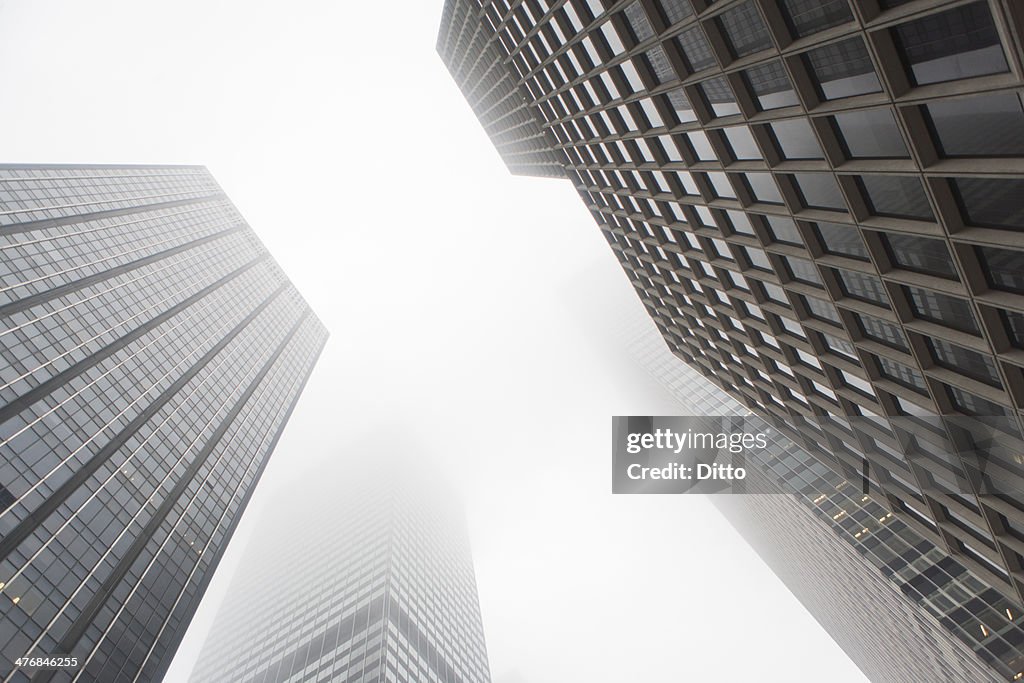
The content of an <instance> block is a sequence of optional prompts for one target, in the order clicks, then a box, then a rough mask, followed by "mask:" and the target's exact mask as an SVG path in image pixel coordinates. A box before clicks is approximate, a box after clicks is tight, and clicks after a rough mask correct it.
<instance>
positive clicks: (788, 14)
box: [779, 0, 853, 38]
mask: <svg viewBox="0 0 1024 683" xmlns="http://www.w3.org/2000/svg"><path fill="white" fill-rule="evenodd" d="M779 4H780V6H781V8H782V14H783V16H784V17H785V19H786V24H787V25H788V26H789V30H790V32H791V33H792V34H793V37H794V38H802V37H803V36H807V35H810V34H812V33H817V32H818V31H823V30H825V29H827V28H830V27H832V26H838V25H839V24H843V23H846V22H847V21H852V20H853V14H851V13H850V6H849V5H848V4H847V2H846V0H781V1H780V3H779Z"/></svg>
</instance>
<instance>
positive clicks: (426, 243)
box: [0, 0, 865, 683]
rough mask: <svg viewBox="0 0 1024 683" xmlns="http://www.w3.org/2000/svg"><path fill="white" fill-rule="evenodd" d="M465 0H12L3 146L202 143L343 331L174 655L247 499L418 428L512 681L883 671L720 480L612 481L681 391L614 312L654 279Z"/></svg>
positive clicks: (162, 147) (148, 152)
mask: <svg viewBox="0 0 1024 683" xmlns="http://www.w3.org/2000/svg"><path fill="white" fill-rule="evenodd" d="M441 5H442V3H441V2H440V0H436V1H435V0H430V1H427V0H408V1H407V2H382V1H378V2H372V1H371V2H359V3H356V2H337V1H330V2H329V1H327V0H319V1H313V0H292V1H291V2H287V3H284V2H266V1H260V0H245V1H243V0H176V1H175V2H161V3H157V2H151V1H150V2H147V1H141V2H140V1H139V0H134V1H129V0H89V1H88V2H81V0H78V1H72V0H6V1H0V88H2V92H3V101H4V106H3V107H2V108H0V124H2V126H3V130H4V131H5V133H6V135H5V136H4V144H3V147H2V150H3V152H2V157H0V161H3V162H9V163H10V162H60V163H200V164H205V165H207V166H208V167H209V168H210V170H211V171H212V172H213V173H214V175H215V176H216V177H217V179H218V180H219V181H220V183H221V184H222V186H223V187H224V189H225V190H226V191H227V193H228V194H229V196H230V197H231V198H232V199H233V200H234V202H235V203H236V204H237V205H238V207H239V208H240V209H241V211H242V213H243V214H244V215H245V216H246V218H247V219H248V220H249V222H250V223H251V224H252V226H253V228H254V229H255V230H256V232H257V233H258V234H259V235H260V236H261V237H262V238H263V240H264V241H265V242H266V244H267V245H268V247H269V248H270V250H271V251H272V252H273V254H274V255H275V256H276V257H277V259H278V260H279V262H280V263H281V264H282V266H283V267H284V269H285V270H286V271H287V272H288V274H289V275H290V276H291V277H292V279H293V280H294V281H295V283H296V284H297V285H298V287H299V289H300V290H301V291H302V292H303V294H304V295H305V296H306V298H307V299H308V300H309V302H310V303H311V304H312V306H313V308H314V309H315V310H316V312H317V313H318V314H319V315H320V317H321V318H322V319H323V321H324V322H325V323H326V325H327V326H328V328H329V329H330V331H331V333H332V337H331V341H330V343H329V345H328V347H327V348H326V350H325V352H324V355H323V357H322V358H321V361H320V364H319V366H318V368H317V370H316V372H315V373H314V376H313V378H312V379H311V381H310V383H309V385H308V389H307V391H306V393H305V395H304V396H303V398H302V400H301V402H300V404H299V407H298V409H297V410H296V412H295V415H294V417H293V418H292V421H291V423H290V425H289V427H288V430H287V431H286V433H285V436H284V438H283V439H282V440H281V442H280V445H279V446H278V449H277V451H276V453H275V455H274V457H273V459H272V460H271V463H270V466H269V467H268V469H267V471H266V474H265V476H264V478H263V481H262V483H261V484H260V487H259V488H258V490H257V492H256V495H255V496H254V498H253V501H252V504H251V506H250V511H249V512H247V514H246V516H245V517H244V518H243V521H242V524H241V526H240V527H239V532H238V535H237V536H236V539H235V542H233V543H232V545H231V546H230V547H229V549H228V552H227V554H226V556H225V559H224V562H223V563H222V565H221V569H220V571H218V573H217V575H216V576H215V578H214V580H213V582H212V584H211V586H210V590H209V591H208V593H207V596H206V598H205V599H204V601H203V604H202V605H201V607H200V609H199V611H198V612H197V614H196V618H195V620H194V621H193V625H192V628H191V629H190V631H189V633H188V634H187V635H186V638H185V641H184V642H183V643H182V647H181V649H180V650H179V653H178V657H177V658H176V660H175V662H174V664H173V666H172V668H171V671H170V672H169V674H168V678H167V680H169V681H183V680H185V679H186V678H187V675H188V672H189V670H190V668H191V664H192V661H193V659H194V657H195V656H196V655H197V654H198V650H199V648H200V646H201V644H202V640H203V637H204V636H205V633H206V630H207V629H208V627H209V624H210V622H211V620H212V617H213V614H214V612H215V610H216V607H217V603H218V601H219V598H220V596H221V595H222V594H223V591H224V587H225V586H226V585H227V583H228V582H229V581H230V573H231V572H232V571H233V569H234V567H235V565H236V564H237V559H238V556H239V554H240V550H241V546H242V545H243V544H244V543H245V541H246V539H247V538H249V537H250V536H251V535H252V534H253V533H258V530H254V528H253V523H252V522H253V519H254V518H255V517H258V516H259V515H258V514H252V513H254V512H257V509H258V508H260V507H262V506H263V505H264V501H265V500H267V499H268V498H271V497H274V495H276V493H278V492H280V491H288V490H291V491H292V492H293V493H294V494H295V495H296V499H297V500H301V496H300V495H299V493H300V492H301V480H300V481H298V482H296V480H295V479H296V477H295V476H292V475H293V474H294V473H295V472H300V471H303V470H305V469H306V468H307V467H309V466H310V465H311V464H313V463H316V462H317V461H318V459H322V458H331V459H336V458H340V457H347V458H358V457H359V456H360V454H359V453H350V452H344V448H343V446H344V444H346V443H351V442H353V441H358V440H362V439H365V438H367V435H370V438H376V439H380V440H382V441H384V442H387V440H388V439H389V436H390V435H392V434H395V433H397V432H402V433H405V434H408V436H407V437H406V438H405V439H403V442H405V441H410V440H412V441H415V442H417V443H422V444H423V448H424V449H425V450H427V451H429V452H431V453H433V454H434V455H435V456H436V457H438V458H440V459H442V460H444V461H445V462H446V463H448V466H449V468H450V469H451V470H452V471H453V472H455V473H456V477H457V478H458V479H459V481H460V482H461V483H462V485H463V488H465V498H466V504H467V512H468V515H469V524H470V533H471V536H472V539H473V545H474V556H475V562H476V567H477V581H478V585H479V590H480V598H481V606H482V610H483V618H484V625H485V628H486V631H487V639H488V648H489V651H490V658H491V668H492V672H493V675H494V679H495V683H565V682H567V681H569V682H573V681H587V682H590V683H606V682H607V683H612V682H615V683H621V682H622V681H639V682H641V683H662V682H665V683H668V682H670V681H683V680H691V681H701V682H702V683H703V682H711V683H713V682H715V681H735V680H737V679H738V678H740V677H741V676H742V677H747V676H751V677H755V678H756V680H758V681H759V682H761V683H768V682H772V681H775V682H779V683H783V682H785V683H802V682H808V683H810V682H815V683H817V682H818V681H820V680H823V679H824V678H825V677H826V673H825V672H827V678H828V680H829V681H833V682H835V683H844V682H848V681H849V682H853V681H863V680H865V679H864V678H863V676H862V675H861V674H860V673H859V672H858V671H857V669H856V668H855V667H854V666H853V665H852V664H851V663H850V661H849V660H848V659H847V658H846V656H845V655H844V654H843V653H842V652H841V651H840V650H839V648H838V647H837V646H835V645H834V644H833V643H832V641H831V640H830V639H829V638H828V636H827V635H826V634H825V633H824V631H823V630H822V629H821V628H820V627H819V626H818V625H817V624H816V622H814V620H813V619H812V618H811V617H810V616H809V615H808V614H807V613H806V611H805V610H803V608H802V607H801V606H800V605H799V603H797V601H796V600H795V599H794V598H793V597H792V596H791V595H790V594H789V593H788V591H787V590H786V589H785V588H784V587H783V586H782V584H781V583H780V582H779V581H778V580H777V579H776V578H775V577H774V576H773V575H772V574H771V572H770V571H769V570H768V569H767V568H766V567H765V566H764V565H763V564H762V563H761V562H760V560H759V559H758V558H757V556H756V555H755V554H754V553H753V552H752V551H751V550H750V549H749V548H748V547H747V546H746V544H745V543H744V542H743V541H742V540H741V539H740V538H739V536H738V535H737V534H735V533H734V532H733V531H732V529H731V528H730V527H729V526H728V525H727V523H726V522H725V520H724V519H723V518H722V517H721V516H720V515H719V514H718V513H717V511H715V510H714V508H712V507H711V505H710V504H709V503H708V501H706V500H705V499H702V498H699V497H655V496H646V497H642V496H635V497H626V496H620V497H612V496H611V495H610V493H609V490H610V472H609V465H610V424H611V421H610V416H611V415H614V414H638V415H639V414H659V413H665V412H671V411H672V404H671V403H670V402H669V401H668V399H667V398H666V397H665V396H664V395H662V394H661V393H660V392H659V391H658V389H657V388H656V387H654V386H653V385H652V384H651V382H650V381H649V380H647V379H646V378H644V377H642V376H640V373H638V372H637V371H636V370H635V369H634V368H632V367H631V366H630V365H629V364H628V363H625V362H622V361H621V360H618V359H617V358H616V355H617V354H616V351H617V349H616V347H615V346H614V344H610V343H608V342H607V340H605V339H604V338H603V337H604V336H605V335H604V330H605V329H607V328H603V327H602V325H607V324H608V323H609V320H608V319H607V316H608V315H609V313H610V312H613V311H614V310H616V306H622V305H636V304H635V301H634V299H635V297H633V294H632V292H631V290H630V288H629V286H628V284H627V281H626V278H625V276H624V275H623V274H622V273H621V271H620V270H619V268H618V265H617V263H616V261H615V259H614V257H613V256H612V254H611V251H610V250H609V248H608V246H607V244H606V243H605V241H604V240H603V238H602V237H601V235H600V232H599V231H598V229H597V228H596V226H595V225H594V224H593V222H592V219H591V218H590V216H589V214H588V213H587V212H586V211H585V209H584V207H583V204H582V203H581V202H580V200H579V198H578V197H577V195H576V194H575V192H574V191H573V189H572V187H571V186H570V185H569V183H568V182H560V181H555V180H540V179H530V178H514V177H512V176H510V175H509V174H508V173H507V171H506V169H505V167H504V166H503V164H502V163H501V161H500V159H499V158H498V156H497V153H496V152H495V151H494V150H493V148H492V146H491V144H490V141H489V140H488V139H487V137H486V136H485V135H484V133H483V132H482V130H481V128H480V126H479V124H478V123H477V121H476V119H475V118H474V117H473V116H472V113H471V111H470V109H469V107H468V106H467V105H466V104H465V102H464V101H463V99H462V97H461V95H460V93H459V92H458V90H457V89H456V88H455V86H454V84H453V83H452V81H451V80H450V78H449V76H448V74H447V72H446V71H445V69H444V67H443V65H442V64H441V62H440V59H439V58H438V57H437V56H436V54H435V53H434V41H435V36H436V33H437V24H438V20H439V17H440V12H441ZM610 322H612V323H614V320H612V321H610Z"/></svg>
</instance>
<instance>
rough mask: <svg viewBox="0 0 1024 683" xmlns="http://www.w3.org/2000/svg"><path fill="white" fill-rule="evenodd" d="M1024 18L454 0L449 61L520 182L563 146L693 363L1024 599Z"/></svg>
mask: <svg viewBox="0 0 1024 683" xmlns="http://www.w3.org/2000/svg"><path fill="white" fill-rule="evenodd" d="M1022 26H1024V5H1022V4H1021V3H1017V2H1008V1H1003V0H974V1H973V2H963V1H955V0H913V1H907V0H814V1H810V0H718V1H711V0H631V1H624V0H618V1H615V0H511V1H510V0H480V1H475V0H449V1H448V2H447V3H446V5H445V9H444V14H443V18H442V23H441V28H440V33H439V36H438V39H437V51H438V53H439V54H440V55H441V57H442V59H443V61H444V62H445V64H446V65H447V67H448V69H449V71H450V72H451V74H452V76H453V78H454V80H455V82H456V83H457V84H458V86H459V88H460V89H461V90H462V92H463V93H464V94H465V96H466V99H467V100H468V101H469V102H470V103H471V105H472V107H473V109H474V111H475V112H476V114H477V116H478V117H479V118H480V121H481V123H482V124H483V126H484V128H485V130H486V131H487V133H488V134H489V136H490V138H491V139H492V141H493V142H494V144H495V147H496V148H497V149H498V151H499V152H500V153H501V156H502V158H503V159H504V160H505V162H506V164H507V165H508V167H509V168H510V169H511V170H512V171H513V172H514V173H520V174H530V175H534V174H536V175H544V176H552V175H557V174H556V173H554V172H553V168H552V164H551V158H552V156H554V158H555V159H557V163H558V165H560V166H561V169H562V174H561V175H562V176H563V177H565V178H566V179H568V180H569V181H570V182H571V183H572V185H573V186H574V187H575V189H576V191H577V192H578V194H579V195H580V197H581V198H582V199H583V201H584V202H585V203H586V205H587V207H588V208H589V209H590V211H591V213H592V215H593V217H594V219H595V221H596V222H597V223H598V226H599V227H600V229H601V231H602V233H603V235H604V236H605V237H606V238H607V240H608V243H609V245H610V246H611V248H612V250H613V251H614V253H615V255H616V257H617V258H618V259H619V261H620V263H621V265H622V268H623V270H624V271H625V273H626V274H627V276H628V277H629V279H630V281H631V283H632V284H633V286H634V288H635V289H636V291H637V293H638V295H639V296H640V298H641V299H642V300H643V302H644V305H645V306H646V308H647V310H648V312H649V314H650V316H651V318H652V319H653V320H654V321H655V323H656V324H657V326H658V329H659V330H660V332H661V334H662V336H663V338H664V339H665V341H666V343H667V344H668V346H669V348H670V349H671V350H672V352H673V354H675V356H676V357H678V358H679V359H680V360H681V361H683V362H685V363H687V364H689V365H690V366H692V367H693V368H695V369H697V370H698V371H699V372H701V373H702V374H703V375H705V376H706V377H708V378H709V379H710V380H711V381H713V382H714V383H716V384H717V385H718V386H719V387H721V388H722V389H724V390H725V391H727V392H728V393H729V394H730V395H732V396H733V397H734V398H735V399H736V400H737V401H739V403H740V404H742V405H743V406H744V407H746V408H747V409H749V410H751V411H753V412H755V413H757V414H758V415H761V416H762V417H765V418H773V419H774V420H775V421H776V422H777V423H778V424H780V425H784V426H783V429H784V430H785V431H786V434H787V435H788V436H790V437H791V438H792V439H793V440H795V441H796V442H797V443H798V444H799V445H801V446H803V447H804V448H805V449H806V450H807V451H808V452H809V453H811V454H812V455H813V456H814V457H815V458H816V459H818V460H819V461H820V462H822V463H823V464H825V465H826V466H827V467H828V468H829V469H831V470H832V471H833V472H834V473H835V474H836V475H838V476H839V477H841V479H842V480H845V481H851V482H856V483H857V485H858V486H859V485H860V483H861V480H862V479H863V480H864V482H865V483H866V484H867V485H868V486H869V488H870V490H871V491H872V493H873V496H874V498H873V499H874V500H875V501H877V503H878V504H879V505H881V506H883V507H884V508H885V509H886V510H887V513H886V514H888V512H892V513H893V514H894V515H895V516H896V517H898V518H899V519H900V520H901V522H902V523H903V524H906V525H907V526H908V527H909V528H912V529H913V530H914V531H915V533H917V534H919V535H920V536H921V538H922V539H924V540H925V541H927V542H928V543H930V544H932V545H933V546H935V547H936V548H938V549H940V550H941V551H942V552H944V553H947V554H949V555H950V556H952V557H955V558H956V560H957V562H959V563H961V564H962V565H963V566H965V567H967V568H968V569H969V570H970V571H971V572H972V574H974V575H976V576H979V577H982V578H983V579H984V581H985V583H986V584H988V585H990V586H992V587H994V588H996V589H997V590H998V591H999V592H1000V593H1002V594H1004V595H1007V596H1012V597H1013V599H1014V601H1015V602H1017V603H1021V602H1024V456H1022V455H1021V454H1022V453H1024V442H1022V440H1021V428H1022V425H1021V412H1020V411H1021V408H1024V375H1022V373H1024V232H1022V230H1021V225H1022V220H1024V209H1022V206H1024V204H1022V203H1021V200H1020V198H1021V197H1022V196H1024V162H1022V159H1024V109H1022V106H1021V99H1020V97H1021V86H1022V84H1024V81H1022V74H1024V69H1022V67H1021V54H1020V49H1019V46H1020V45H1021V38H1022V36H1021V27H1022ZM527 114H528V115H529V116H528V117H527ZM527 119H529V120H527ZM538 129H539V130H540V131H541V133H542V134H538V132H537V131H538ZM538 165H540V166H542V168H543V173H537V166H538ZM536 239H538V240H541V239H542V238H541V237H540V236H536ZM538 248H542V245H541V244H539V247H538ZM1001 647H1005V644H1004V645H1001ZM1016 647H1019V644H1017V645H1016Z"/></svg>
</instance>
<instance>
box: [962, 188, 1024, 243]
mask: <svg viewBox="0 0 1024 683" xmlns="http://www.w3.org/2000/svg"><path fill="white" fill-rule="evenodd" d="M952 182H953V187H954V189H955V191H956V194H957V196H958V199H959V200H960V208H961V209H962V210H963V212H964V220H965V221H966V222H967V223H970V224H971V225H978V226H984V227H990V228H1006V229H1009V230H1024V202H1022V201H1021V197H1024V180H1019V179H1016V178H1006V179H1004V178H999V179H996V178H954V179H953V181H952Z"/></svg>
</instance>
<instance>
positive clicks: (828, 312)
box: [800, 296, 840, 324]
mask: <svg viewBox="0 0 1024 683" xmlns="http://www.w3.org/2000/svg"><path fill="white" fill-rule="evenodd" d="M800 298H801V299H802V300H803V302H804V304H805V305H806V306H807V310H808V311H809V312H810V314H811V315H813V316H814V317H815V318H821V319H823V320H828V321H831V322H834V323H837V324H838V323H839V320H840V319H839V312H838V311H837V310H836V307H835V306H833V305H832V304H831V303H829V302H828V301H823V300H821V299H818V298H816V297H813V296H801V297H800Z"/></svg>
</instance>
